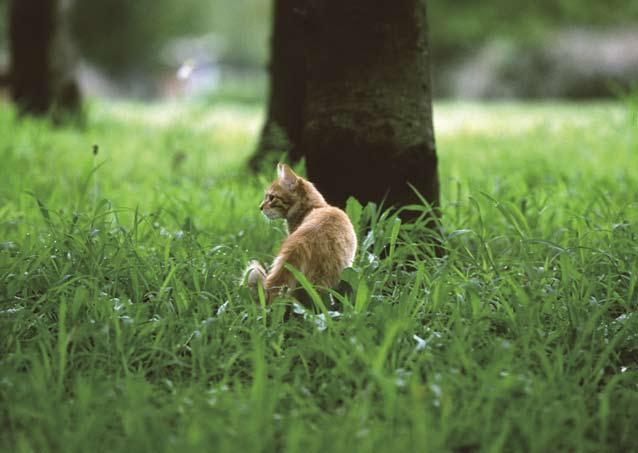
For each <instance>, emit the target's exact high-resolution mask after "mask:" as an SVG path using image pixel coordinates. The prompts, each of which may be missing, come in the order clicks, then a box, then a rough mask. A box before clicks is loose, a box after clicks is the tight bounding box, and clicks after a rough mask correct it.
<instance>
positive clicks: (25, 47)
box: [9, 0, 80, 118]
mask: <svg viewBox="0 0 638 453" xmlns="http://www.w3.org/2000/svg"><path fill="white" fill-rule="evenodd" d="M69 4H70V2H69V1H68V0H12V1H11V4H10V23H9V39H10V52H11V74H10V79H11V83H10V84H11V94H12V97H13V100H14V102H15V103H16V104H17V105H18V108H19V110H20V112H22V113H28V114H33V115H45V114H48V113H49V112H51V111H53V113H54V114H56V117H58V118H59V114H61V113H64V112H76V111H78V109H79V107H80V91H79V88H78V84H77V82H76V81H75V79H74V74H73V70H74V65H73V52H72V50H71V46H70V39H69V36H68V34H67V30H66V26H65V25H66V20H65V11H66V9H68V6H69Z"/></svg>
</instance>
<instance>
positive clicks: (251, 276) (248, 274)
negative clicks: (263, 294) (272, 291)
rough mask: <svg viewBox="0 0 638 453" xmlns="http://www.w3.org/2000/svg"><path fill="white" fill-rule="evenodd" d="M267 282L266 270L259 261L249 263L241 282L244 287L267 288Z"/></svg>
mask: <svg viewBox="0 0 638 453" xmlns="http://www.w3.org/2000/svg"><path fill="white" fill-rule="evenodd" d="M265 282H266V270H265V269H264V267H263V266H262V265H261V264H260V263H259V261H257V260H252V261H250V262H249V263H248V266H247V267H246V270H245V271H244V275H243V277H242V280H241V285H242V286H247V287H248V288H257V285H261V286H262V287H265Z"/></svg>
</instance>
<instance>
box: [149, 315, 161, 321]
mask: <svg viewBox="0 0 638 453" xmlns="http://www.w3.org/2000/svg"><path fill="white" fill-rule="evenodd" d="M161 320H162V317H161V316H160V315H158V314H157V313H155V314H154V315H153V316H152V317H151V318H150V319H149V322H159V321H161Z"/></svg>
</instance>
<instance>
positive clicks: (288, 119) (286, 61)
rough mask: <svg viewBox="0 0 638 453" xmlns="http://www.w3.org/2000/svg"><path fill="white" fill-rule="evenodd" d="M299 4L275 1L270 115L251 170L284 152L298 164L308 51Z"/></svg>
mask: <svg viewBox="0 0 638 453" xmlns="http://www.w3.org/2000/svg"><path fill="white" fill-rule="evenodd" d="M298 3H299V1H298V0H274V10H273V31H272V37H271V55H270V65H269V71H270V90H269V91H270V92H269V98H268V112H267V118H266V121H265V123H264V126H263V129H262V132H261V135H260V139H259V143H258V145H257V149H256V151H255V154H254V155H253V157H252V158H251V160H250V166H251V168H253V169H254V170H256V169H258V168H259V166H260V165H261V163H262V161H263V159H264V158H265V157H266V156H267V155H268V154H270V153H277V152H283V153H286V154H287V155H288V156H289V158H290V159H291V160H292V161H293V162H295V161H298V160H299V159H301V157H302V153H301V149H300V147H299V145H300V143H301V131H302V128H303V105H304V90H305V69H306V66H305V51H304V40H303V26H304V18H303V12H302V11H301V10H300V9H299V8H298V7H297V4H298Z"/></svg>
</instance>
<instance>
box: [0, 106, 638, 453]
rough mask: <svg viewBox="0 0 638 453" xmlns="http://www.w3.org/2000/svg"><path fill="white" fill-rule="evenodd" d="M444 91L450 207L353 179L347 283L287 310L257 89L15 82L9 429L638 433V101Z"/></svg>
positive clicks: (315, 447)
mask: <svg viewBox="0 0 638 453" xmlns="http://www.w3.org/2000/svg"><path fill="white" fill-rule="evenodd" d="M435 112H436V128H437V139H438V149H439V155H440V160H441V168H440V174H441V181H442V201H443V203H442V205H443V216H442V219H441V229H440V230H439V231H431V230H428V229H427V228H426V220H425V219H423V221H421V222H417V223H416V224H412V225H402V224H401V222H400V220H399V219H398V218H397V215H396V212H393V211H384V210H382V209H380V208H379V207H377V206H374V205H369V206H360V205H359V204H358V203H356V201H354V200H353V201H351V202H350V203H349V206H348V213H349V215H350V216H351V218H352V219H353V221H354V223H355V226H356V228H357V230H358V232H359V234H360V249H359V252H358V255H357V259H356V263H355V265H354V266H353V269H351V270H348V271H347V272H346V273H345V274H344V278H345V279H346V280H347V281H348V282H349V283H350V285H351V286H352V288H353V291H352V292H351V293H350V294H346V295H338V294H336V295H335V296H334V297H335V298H336V299H339V300H340V302H341V303H340V306H339V307H332V306H324V307H318V308H317V309H315V310H312V309H303V308H301V307H296V309H295V311H296V314H295V315H294V316H292V317H291V319H289V320H288V321H283V319H284V311H285V306H284V305H285V303H286V301H278V302H277V303H275V304H274V305H273V306H271V307H268V308H267V309H266V308H265V307H263V306H260V305H259V304H258V303H256V301H255V300H253V298H252V296H251V295H250V294H247V293H246V292H244V291H242V290H240V289H238V280H239V277H240V275H241V271H242V269H243V267H244V265H245V263H246V262H247V260H248V259H252V258H258V259H260V260H262V261H266V262H268V261H269V260H270V259H271V258H272V257H273V255H274V254H275V253H276V250H277V246H278V244H279V243H280V241H281V239H282V238H283V237H284V234H285V229H284V226H283V225H282V224H281V223H270V224H269V223H267V222H265V220H264V219H263V218H262V217H261V215H260V213H259V211H258V209H257V206H258V203H259V201H260V198H261V195H262V192H263V188H264V187H265V186H266V184H267V183H268V181H269V180H270V179H271V177H272V176H273V175H271V174H263V175H259V176H256V177H254V176H251V175H250V174H248V173H247V172H246V171H245V170H244V168H243V162H244V161H245V159H246V158H247V157H248V155H249V153H250V151H251V147H252V145H253V141H254V137H255V134H256V132H257V129H258V126H259V121H260V113H259V111H258V110H257V109H256V108H254V107H250V106H246V105H243V106H233V105H226V106H218V107H209V108H204V107H202V106H197V105H192V106H180V105H172V106H171V105H166V106H154V107H147V106H140V105H131V104H104V103H97V104H94V105H92V106H91V107H90V109H89V121H88V125H87V127H86V129H84V130H76V129H53V128H51V127H50V126H49V125H48V124H47V123H46V122H41V121H34V120H24V121H22V120H19V119H18V118H16V116H15V114H14V112H13V111H12V110H11V109H10V108H8V107H6V106H2V108H0V125H1V126H0V128H1V130H0V162H1V165H0V181H1V182H0V234H1V236H0V242H1V245H0V298H1V302H0V329H1V330H0V332H1V334H0V424H1V425H2V426H3V428H2V431H1V432H0V446H1V447H2V448H3V450H5V451H50V450H58V451H69V452H71V451H91V450H94V449H97V450H108V451H115V450H126V451H148V450H157V451H176V450H179V449H184V450H187V451H244V450H247V451H275V450H283V449H285V450H289V451H304V452H309V451H371V450H372V451H386V450H389V449H393V450H394V451H449V450H453V451H475V450H485V451H501V450H507V451H520V450H526V451H602V450H619V451H631V450H635V449H637V448H638V440H636V426H638V314H636V309H637V306H638V289H637V279H638V241H637V240H638V224H637V222H638V209H637V208H638V165H637V162H638V160H637V157H636V152H638V135H637V133H636V127H637V125H636V122H635V121H636V111H635V106H633V104H631V103H627V104H626V105H622V104H620V103H619V104H592V105H588V104H579V105H565V104H541V105H521V104H511V105H508V104H499V105H491V106H485V105H473V104H444V105H437V106H435ZM94 145H97V154H94V152H93V150H94ZM360 171H365V166H363V165H362V167H361V169H360ZM273 173H274V171H273ZM410 209H417V210H419V209H421V210H423V208H422V207H418V206H413V207H411V208H410ZM432 235H435V236H438V237H439V239H440V240H441V243H442V246H443V248H444V250H445V254H444V255H443V256H442V257H440V258H433V257H432V256H431V255H430V253H429V248H428V246H427V244H426V243H424V240H423V238H427V237H430V236H432ZM317 302H318V305H321V303H322V300H321V299H318V300H317Z"/></svg>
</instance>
